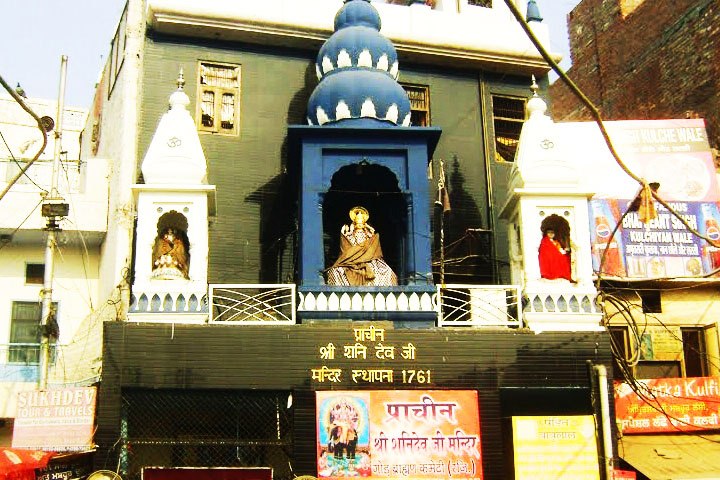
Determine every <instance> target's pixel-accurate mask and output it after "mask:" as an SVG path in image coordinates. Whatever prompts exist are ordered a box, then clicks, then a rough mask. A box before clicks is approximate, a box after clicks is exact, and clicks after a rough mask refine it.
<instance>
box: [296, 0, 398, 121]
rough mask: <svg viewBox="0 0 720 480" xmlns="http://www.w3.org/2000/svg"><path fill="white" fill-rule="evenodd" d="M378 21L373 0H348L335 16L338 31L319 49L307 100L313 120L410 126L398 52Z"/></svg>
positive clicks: (309, 116)
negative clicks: (315, 81)
mask: <svg viewBox="0 0 720 480" xmlns="http://www.w3.org/2000/svg"><path fill="white" fill-rule="evenodd" d="M380 24H381V22H380V15H379V14H378V12H377V10H376V9H375V7H373V6H372V4H370V2H369V0H345V4H344V5H343V6H342V7H341V8H340V10H339V11H338V13H337V15H335V33H333V34H332V35H331V36H330V38H328V39H327V41H326V42H325V44H323V46H322V47H321V48H320V51H319V52H318V56H317V61H316V63H315V70H316V73H317V77H318V79H319V80H320V83H319V84H318V85H317V87H315V91H313V93H312V95H311V96H310V100H309V101H308V123H310V125H326V124H330V123H335V122H343V124H345V125H347V124H348V123H350V124H352V125H358V124H359V123H358V122H360V123H363V124H367V123H368V122H375V123H377V122H380V123H381V124H383V125H386V126H393V125H403V126H410V101H409V100H408V96H407V93H405V90H404V89H403V88H402V87H401V86H400V84H399V83H397V77H398V60H397V52H396V51H395V47H394V46H393V44H392V42H391V41H390V40H388V39H387V38H385V37H384V36H383V35H382V34H380Z"/></svg>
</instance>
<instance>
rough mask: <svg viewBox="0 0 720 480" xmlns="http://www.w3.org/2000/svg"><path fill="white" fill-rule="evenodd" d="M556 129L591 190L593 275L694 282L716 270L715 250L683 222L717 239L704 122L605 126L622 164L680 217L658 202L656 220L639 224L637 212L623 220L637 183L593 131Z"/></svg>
mask: <svg viewBox="0 0 720 480" xmlns="http://www.w3.org/2000/svg"><path fill="white" fill-rule="evenodd" d="M557 126H558V128H560V129H561V131H562V135H563V136H564V137H565V138H571V139H573V140H572V142H573V145H574V146H575V150H574V151H575V152H576V153H577V154H578V155H582V168H583V177H584V178H587V179H589V182H590V183H589V184H588V187H589V188H590V189H591V190H592V191H594V192H595V196H594V197H593V198H592V200H591V201H590V211H589V213H590V222H591V224H590V236H591V242H592V259H593V268H594V270H595V271H599V270H602V273H603V274H604V275H606V276H614V277H627V278H663V277H698V276H702V275H705V274H708V273H710V272H714V270H716V269H717V268H718V267H720V248H718V247H717V246H715V245H710V244H709V243H707V242H706V241H704V240H702V239H701V238H700V237H698V236H697V235H694V234H693V233H692V232H691V231H690V230H689V229H688V228H687V226H686V225H685V224H684V223H683V221H684V222H685V223H686V224H687V225H689V226H690V227H691V228H692V229H693V230H695V231H697V232H699V233H700V234H702V235H704V236H706V237H708V238H710V239H711V240H714V241H720V188H719V187H718V180H717V176H716V174H715V167H714V165H713V156H712V152H711V150H710V144H709V143H708V137H707V133H706V131H705V124H704V121H703V120H702V119H677V120H623V121H610V122H605V127H606V129H607V132H608V134H609V136H610V139H611V140H612V143H613V146H614V147H615V150H616V151H617V152H618V154H619V156H620V158H621V159H622V161H623V163H624V164H625V166H627V168H628V169H629V170H630V171H631V172H633V173H634V174H635V175H636V176H637V177H639V178H642V179H644V180H645V181H647V182H648V183H649V184H650V183H657V185H659V187H658V190H657V194H658V195H659V196H660V197H661V198H662V199H663V200H665V201H666V202H667V204H668V205H669V206H670V207H671V208H672V210H673V211H674V212H676V213H677V214H678V215H679V216H680V217H681V218H682V220H680V219H679V218H677V216H675V215H674V214H673V213H671V212H670V211H669V210H668V209H667V208H665V207H664V206H662V205H659V204H657V203H656V209H657V214H658V215H657V217H656V218H654V219H652V220H650V221H647V222H645V223H643V222H642V221H641V220H640V218H641V217H640V215H639V212H638V211H637V208H635V209H634V211H632V209H630V210H631V212H630V213H628V214H627V215H625V216H623V213H624V212H625V211H626V210H628V207H629V205H631V204H632V201H633V199H635V198H636V196H637V194H638V192H639V188H640V185H639V184H638V182H637V181H635V180H634V179H633V178H631V177H630V176H629V175H628V174H627V173H626V172H625V171H624V170H623V169H622V168H621V167H620V166H619V165H618V163H617V162H616V160H615V159H614V158H613V157H612V155H611V154H610V151H609V150H608V148H607V146H606V144H605V141H604V139H603V137H602V135H601V134H600V130H599V128H598V127H597V125H596V124H595V123H592V122H569V123H562V124H558V125H557ZM618 223H620V224H619V225H618ZM616 226H617V231H615V228H616ZM601 263H602V268H601V266H600V264H601Z"/></svg>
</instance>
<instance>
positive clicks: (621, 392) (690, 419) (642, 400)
mask: <svg viewBox="0 0 720 480" xmlns="http://www.w3.org/2000/svg"><path fill="white" fill-rule="evenodd" d="M638 383H639V384H640V387H641V388H642V390H640V393H641V395H638V393H637V392H635V391H634V390H633V389H632V388H631V387H630V385H628V384H627V383H621V382H615V418H616V421H617V424H618V427H619V428H620V430H621V432H622V433H623V434H630V433H660V432H670V433H677V432H691V431H692V432H694V431H698V430H703V431H706V430H720V418H719V417H718V414H719V413H720V411H719V409H718V406H720V377H692V378H691V377H688V378H656V379H652V380H638Z"/></svg>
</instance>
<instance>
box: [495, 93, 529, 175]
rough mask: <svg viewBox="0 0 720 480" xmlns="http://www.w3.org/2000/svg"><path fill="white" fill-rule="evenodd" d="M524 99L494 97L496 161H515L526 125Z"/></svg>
mask: <svg viewBox="0 0 720 480" xmlns="http://www.w3.org/2000/svg"><path fill="white" fill-rule="evenodd" d="M525 102H526V100H525V99H524V98H516V97H506V96H502V95H493V96H492V112H493V125H494V127H495V160H497V161H499V162H513V161H515V152H516V151H517V147H518V142H519V140H520V131H521V130H522V126H523V123H525Z"/></svg>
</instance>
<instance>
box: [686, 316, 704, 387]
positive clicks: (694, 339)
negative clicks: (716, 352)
mask: <svg viewBox="0 0 720 480" xmlns="http://www.w3.org/2000/svg"><path fill="white" fill-rule="evenodd" d="M681 332H682V341H683V357H684V358H685V376H686V377H704V376H705V375H707V368H706V365H707V352H706V351H705V331H704V330H701V329H699V328H683V329H681Z"/></svg>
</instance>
